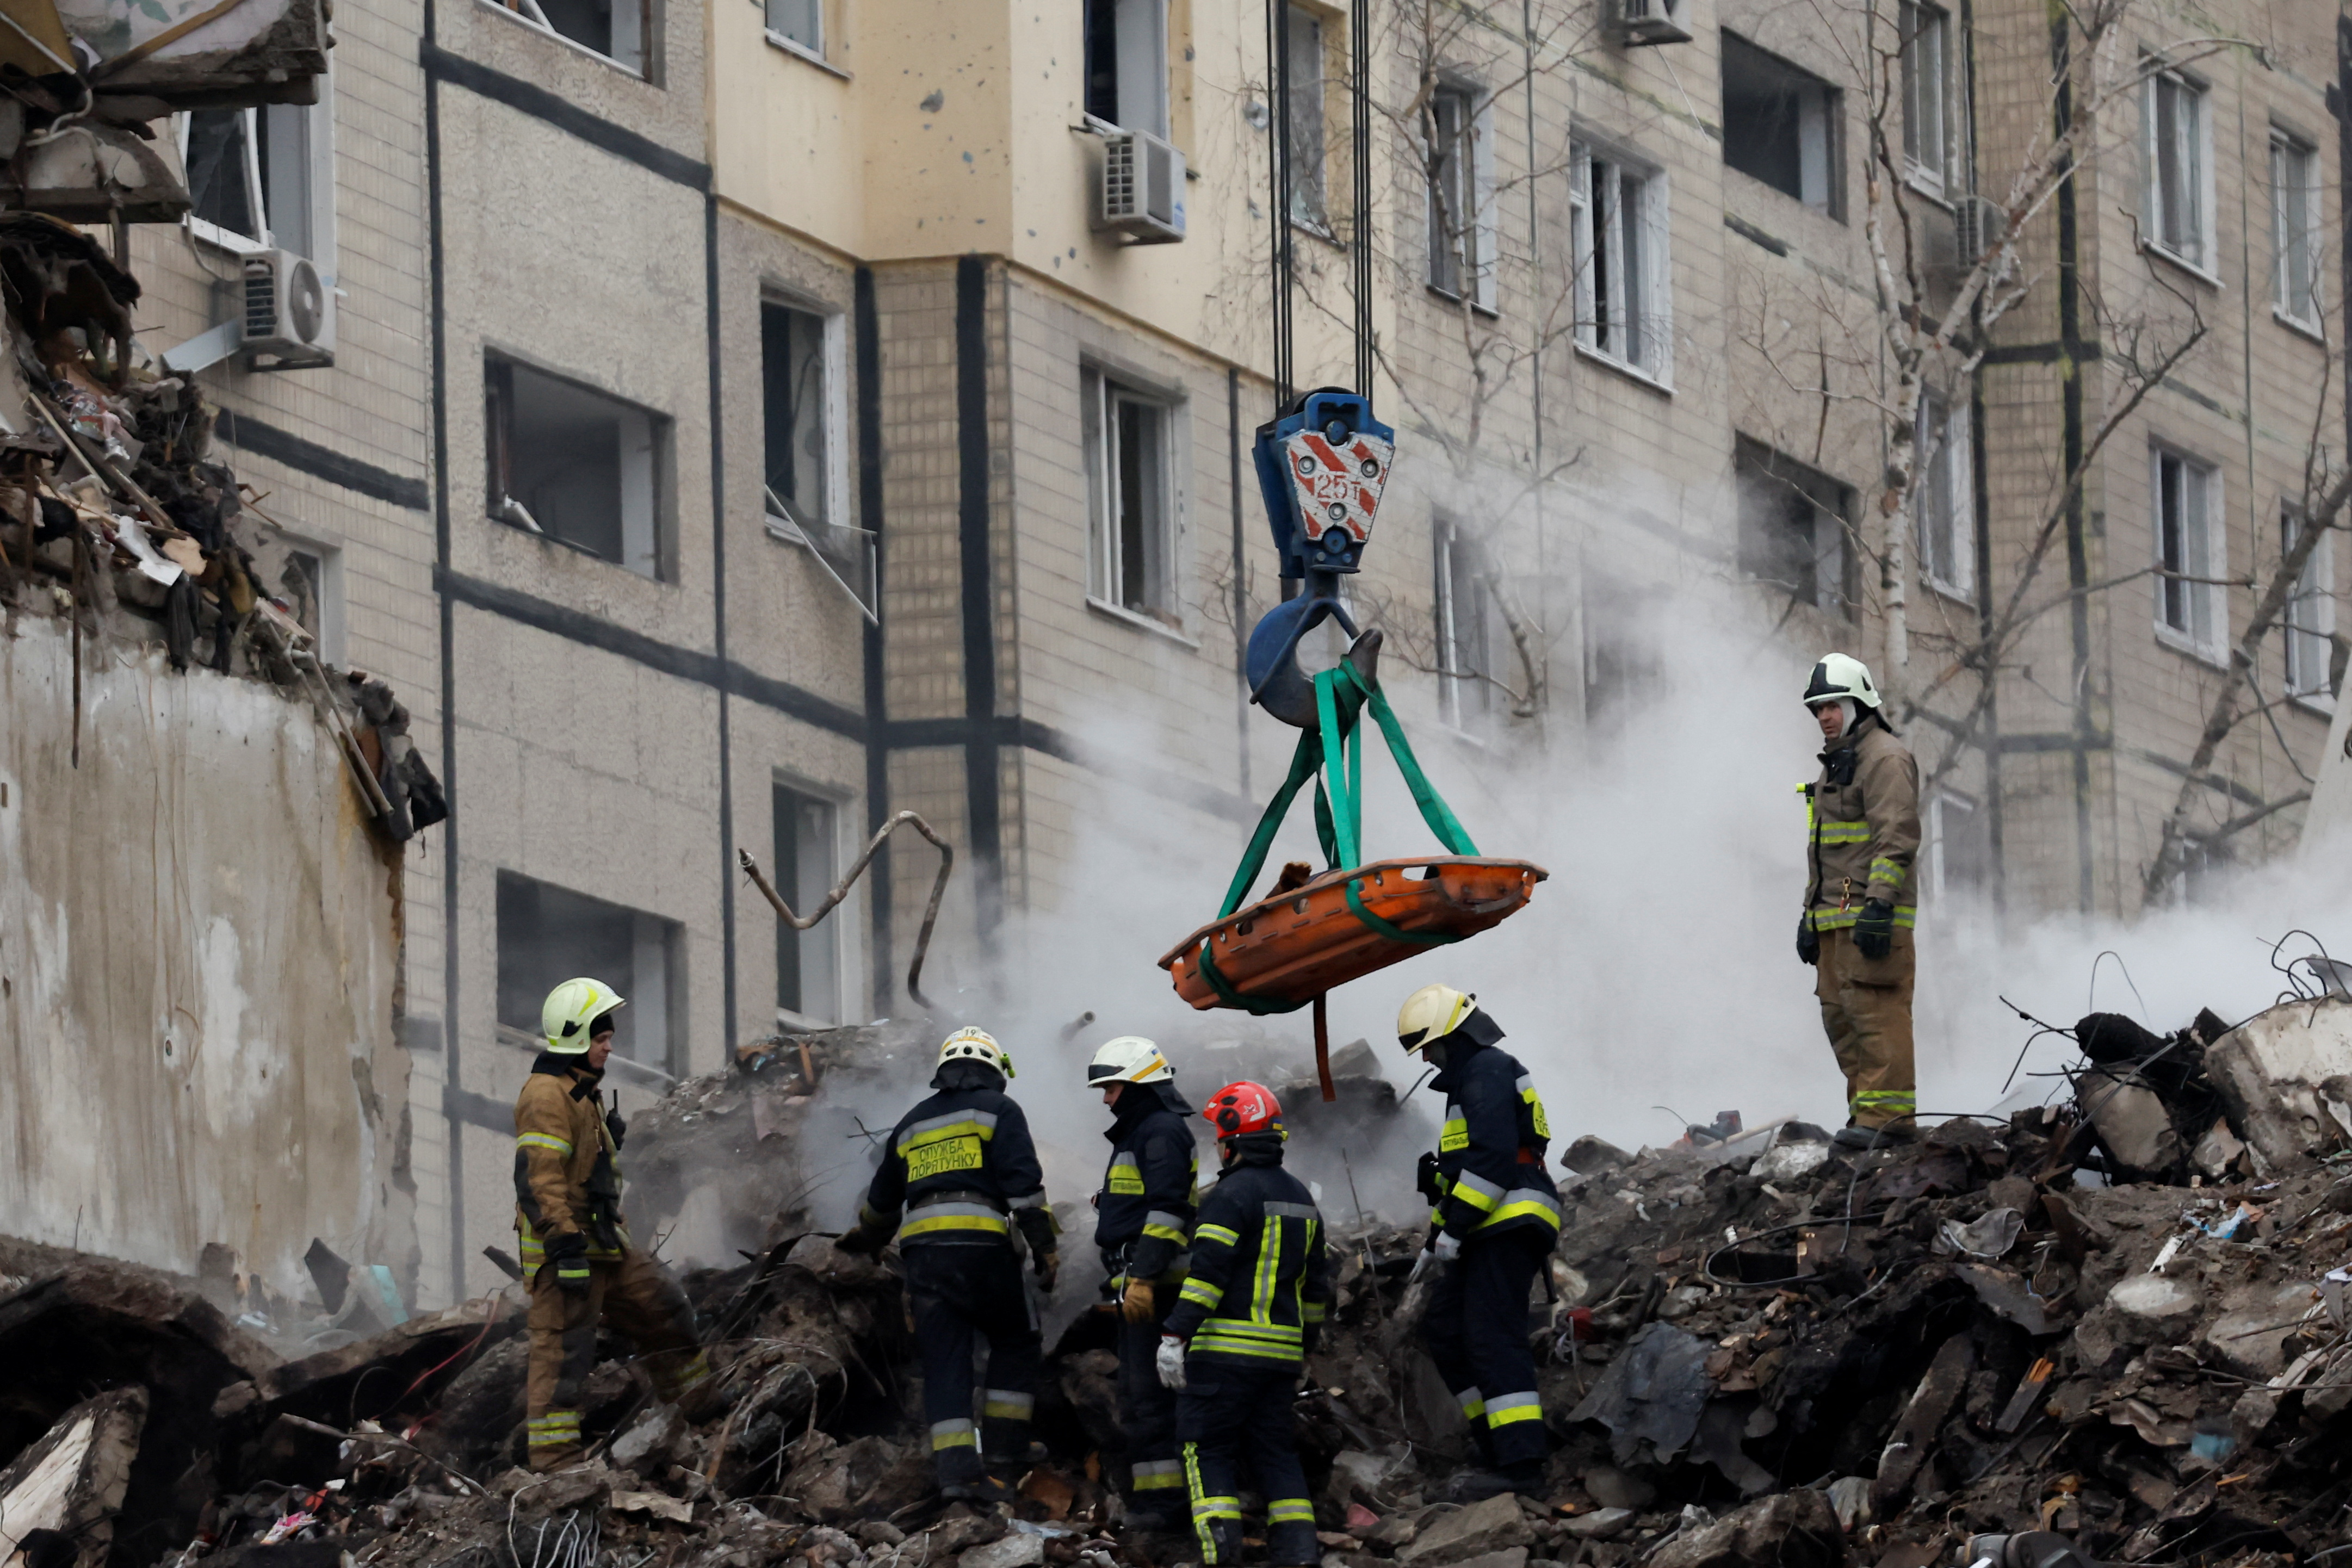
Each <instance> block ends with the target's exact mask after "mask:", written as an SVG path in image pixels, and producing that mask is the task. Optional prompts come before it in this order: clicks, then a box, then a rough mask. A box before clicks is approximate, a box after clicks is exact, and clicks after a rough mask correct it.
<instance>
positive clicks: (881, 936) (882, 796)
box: [850, 267, 894, 1018]
mask: <svg viewBox="0 0 2352 1568" xmlns="http://www.w3.org/2000/svg"><path fill="white" fill-rule="evenodd" d="M850 310H851V317H852V320H851V326H852V328H853V329H854V330H855V331H856V354H857V520H858V522H859V524H860V525H861V526H862V527H865V528H869V529H871V530H872V531H873V535H874V612H875V614H877V615H879V616H887V615H888V614H889V613H890V612H889V608H888V601H887V600H886V599H885V598H884V597H883V594H882V574H883V572H884V571H885V570H887V557H888V555H889V550H890V535H889V532H888V530H887V529H886V528H883V526H882V314H881V310H880V308H878V307H877V304H876V303H875V298H874V269H873V268H872V267H859V268H858V269H857V274H856V282H855V285H854V292H853V297H852V300H851V305H850ZM863 636H864V638H865V648H864V653H865V663H866V833H867V834H868V835H869V836H870V835H872V834H873V833H874V832H875V831H877V830H878V829H879V828H880V827H881V826H882V824H883V823H884V822H885V821H887V820H888V819H889V816H890V748H889V746H888V743H887V741H886V740H885V739H884V738H883V730H884V728H885V727H886V726H887V723H888V713H889V706H888V704H887V702H886V701H885V700H884V697H883V687H882V628H881V627H879V626H877V625H876V624H874V623H873V622H870V621H869V622H865V624H864V627H863ZM866 885H867V888H868V890H869V891H868V892H867V894H866V905H867V909H868V918H869V920H870V921H871V922H872V925H873V932H872V943H873V953H874V962H873V965H872V966H871V973H872V975H873V980H874V1012H875V1016H876V1017H877V1018H879V1017H883V1016H885V1015H887V1013H888V1012H889V1011H890V1009H891V1002H892V991H891V978H890V977H891V971H892V969H893V967H894V963H893V960H892V958H891V956H890V894H891V885H890V846H889V844H888V843H887V841H886V842H885V843H884V844H883V845H882V847H881V848H879V849H877V850H876V851H875V852H874V873H873V875H871V876H870V877H868V878H867V879H866Z"/></svg>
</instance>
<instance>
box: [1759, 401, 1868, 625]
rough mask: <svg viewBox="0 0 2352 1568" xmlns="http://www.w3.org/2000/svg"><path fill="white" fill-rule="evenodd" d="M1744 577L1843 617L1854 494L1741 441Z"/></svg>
mask: <svg viewBox="0 0 2352 1568" xmlns="http://www.w3.org/2000/svg"><path fill="white" fill-rule="evenodd" d="M1731 472H1732V484H1733V486H1734V489H1735V491H1736V493H1737V497H1738V507H1739V570H1740V572H1741V573H1742V575H1744V576H1747V577H1749V578H1752V579H1754V580H1756V581H1758V582H1767V583H1770V584H1771V585H1773V586H1774V587H1776V588H1778V589H1780V590H1781V591H1783V592H1785V593H1787V594H1788V595H1789V596H1790V598H1792V599H1794V600H1796V601H1797V602H1798V603H1800V604H1811V605H1813V606H1816V607H1817V608H1820V609H1822V610H1827V611H1831V612H1835V613H1839V614H1843V613H1844V612H1845V610H1846V606H1847V602H1848V597H1849V596H1848V592H1847V586H1846V560H1847V555H1846V529H1847V526H1848V522H1849V519H1850V518H1851V517H1852V514H1853V491H1852V490H1850V489H1849V488H1847V487H1846V486H1843V485H1841V484H1839V483H1838V482H1837V481H1836V480H1834V479H1832V478H1831V477H1830V476H1828V475H1826V474H1823V473H1822V472H1821V471H1820V470H1819V469H1816V468H1812V467H1809V466H1808V465H1805V464H1802V463H1800V462H1798V461H1797V460H1796V459H1795V458H1793V457H1790V456H1787V455H1784V454H1781V453H1779V452H1776V451H1774V450H1773V449H1772V448H1770V447H1769V446H1767V445H1765V444H1763V443H1761V442H1758V441H1750V440H1748V438H1747V437H1746V436H1739V437H1737V438H1735V440H1734V442H1733V445H1732V456H1731Z"/></svg>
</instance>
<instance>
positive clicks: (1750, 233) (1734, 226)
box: [1723, 213, 1789, 256]
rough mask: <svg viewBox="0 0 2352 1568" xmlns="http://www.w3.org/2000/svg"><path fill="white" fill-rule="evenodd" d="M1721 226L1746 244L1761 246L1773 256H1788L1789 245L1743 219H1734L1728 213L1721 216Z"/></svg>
mask: <svg viewBox="0 0 2352 1568" xmlns="http://www.w3.org/2000/svg"><path fill="white" fill-rule="evenodd" d="M1723 226H1724V227H1725V228H1727V229H1729V230H1730V231H1731V232H1732V233H1733V234H1736V235H1738V236H1739V237H1740V238H1741V239H1744V240H1746V241H1747V242H1748V244H1750V245H1755V246H1763V248H1765V249H1766V250H1769V251H1770V252H1771V253H1772V254H1773V255H1774V256H1786V255H1788V254H1789V243H1788V242H1787V241H1786V240H1780V239H1775V238H1773V237H1772V236H1771V235H1769V234H1766V233H1765V232H1764V231H1763V230H1762V229H1759V228H1758V227H1757V226H1756V225H1754V224H1751V223H1748V222H1746V221H1745V220H1743V219H1739V218H1735V217H1733V216H1732V215H1731V214H1729V213H1726V214H1723Z"/></svg>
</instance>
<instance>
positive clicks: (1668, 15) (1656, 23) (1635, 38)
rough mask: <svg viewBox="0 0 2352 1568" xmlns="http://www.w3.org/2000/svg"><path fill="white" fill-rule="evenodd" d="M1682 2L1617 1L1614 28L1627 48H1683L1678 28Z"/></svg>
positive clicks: (1686, 38) (1687, 39)
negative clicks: (1620, 33)
mask: <svg viewBox="0 0 2352 1568" xmlns="http://www.w3.org/2000/svg"><path fill="white" fill-rule="evenodd" d="M1683 4H1684V0H1617V26H1618V28H1619V30H1620V31H1621V32H1622V34H1623V36H1624V39H1625V42H1626V44H1627V46H1628V47H1633V46H1637V45H1642V44H1687V43H1689V42H1690V41H1691V36H1690V34H1689V32H1688V31H1687V30H1686V29H1685V27H1684V26H1683V25H1682V9H1683Z"/></svg>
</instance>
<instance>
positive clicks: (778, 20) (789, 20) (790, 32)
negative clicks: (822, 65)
mask: <svg viewBox="0 0 2352 1568" xmlns="http://www.w3.org/2000/svg"><path fill="white" fill-rule="evenodd" d="M768 33H769V35H770V36H771V37H778V38H782V39H783V40H784V41H785V42H786V43H788V44H796V45H798V46H799V47H801V48H803V49H805V50H806V51H807V52H808V53H810V54H812V55H814V56H815V57H817V58H819V59H823V58H824V0H768Z"/></svg>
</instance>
